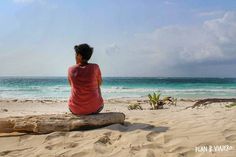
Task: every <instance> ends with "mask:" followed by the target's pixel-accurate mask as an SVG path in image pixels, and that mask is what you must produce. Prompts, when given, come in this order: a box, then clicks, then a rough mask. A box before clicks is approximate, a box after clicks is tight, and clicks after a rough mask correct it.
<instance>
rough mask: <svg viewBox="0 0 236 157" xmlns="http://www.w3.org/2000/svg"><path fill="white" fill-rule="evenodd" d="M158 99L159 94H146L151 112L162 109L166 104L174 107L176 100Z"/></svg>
mask: <svg viewBox="0 0 236 157" xmlns="http://www.w3.org/2000/svg"><path fill="white" fill-rule="evenodd" d="M160 97H161V93H153V95H152V94H148V98H149V104H150V105H151V109H152V110H157V109H163V106H164V105H167V104H168V105H175V106H176V103H177V99H174V98H172V97H169V96H167V97H164V98H163V99H161V98H160Z"/></svg>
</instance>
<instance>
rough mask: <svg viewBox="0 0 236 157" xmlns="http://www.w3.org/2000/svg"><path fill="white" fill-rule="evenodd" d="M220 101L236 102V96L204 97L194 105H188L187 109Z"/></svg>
mask: <svg viewBox="0 0 236 157" xmlns="http://www.w3.org/2000/svg"><path fill="white" fill-rule="evenodd" d="M218 102H236V98H231V99H218V98H210V99H202V100H198V101H197V102H196V103H195V104H193V105H192V106H188V107H186V109H187V108H195V107H199V106H206V105H208V104H212V103H218Z"/></svg>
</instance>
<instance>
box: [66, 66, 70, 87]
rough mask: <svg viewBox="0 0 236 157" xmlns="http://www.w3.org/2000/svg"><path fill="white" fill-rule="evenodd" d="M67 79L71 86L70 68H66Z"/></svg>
mask: <svg viewBox="0 0 236 157" xmlns="http://www.w3.org/2000/svg"><path fill="white" fill-rule="evenodd" d="M67 80H68V82H69V85H70V86H71V80H70V68H69V69H68V74H67Z"/></svg>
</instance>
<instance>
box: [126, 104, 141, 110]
mask: <svg viewBox="0 0 236 157" xmlns="http://www.w3.org/2000/svg"><path fill="white" fill-rule="evenodd" d="M128 110H143V108H142V106H141V105H140V104H130V105H129V106H128Z"/></svg>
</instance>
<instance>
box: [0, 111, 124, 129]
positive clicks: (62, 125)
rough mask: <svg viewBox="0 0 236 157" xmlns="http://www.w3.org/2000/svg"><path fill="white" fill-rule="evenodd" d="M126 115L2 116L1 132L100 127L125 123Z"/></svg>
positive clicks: (111, 113)
mask: <svg viewBox="0 0 236 157" xmlns="http://www.w3.org/2000/svg"><path fill="white" fill-rule="evenodd" d="M124 120H125V115H124V114H123V113H121V112H110V113H99V114H93V115H86V116H76V115H73V114H46V115H34V116H22V117H19V116H18V117H7V118H0V133H10V132H28V133H51V132H55V131H73V130H84V129H93V128H99V127H102V126H107V125H111V124H116V123H121V124H123V123H124Z"/></svg>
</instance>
